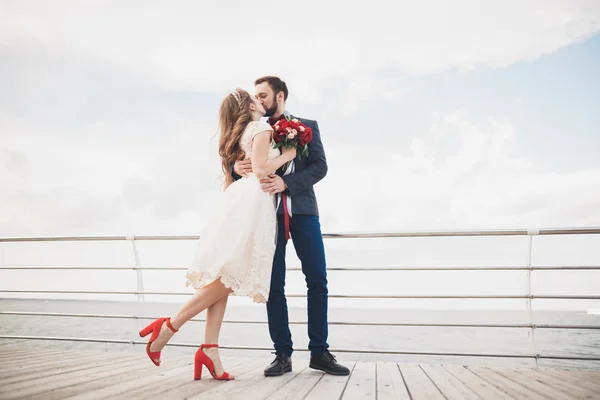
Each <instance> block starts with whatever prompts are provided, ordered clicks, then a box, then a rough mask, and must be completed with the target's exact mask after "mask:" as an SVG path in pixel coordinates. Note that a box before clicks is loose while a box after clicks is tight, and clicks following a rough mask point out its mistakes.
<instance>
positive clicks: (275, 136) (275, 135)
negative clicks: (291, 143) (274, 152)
mask: <svg viewBox="0 0 600 400" xmlns="http://www.w3.org/2000/svg"><path fill="white" fill-rule="evenodd" d="M273 140H274V141H275V143H279V142H281V140H283V136H282V135H281V133H279V132H277V131H274V132H273Z"/></svg>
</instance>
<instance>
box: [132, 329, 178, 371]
mask: <svg viewBox="0 0 600 400" xmlns="http://www.w3.org/2000/svg"><path fill="white" fill-rule="evenodd" d="M163 322H166V323H167V327H168V328H169V329H170V330H172V331H173V333H175V332H177V331H178V330H179V329H175V328H173V325H171V318H159V319H157V320H154V321H153V322H152V323H150V325H148V326H147V327H145V328H144V329H142V330H141V331H140V336H141V337H146V336H148V334H149V333H152V336H150V340H149V341H148V344H147V345H146V353H147V354H148V357H150V361H152V362H153V363H154V365H156V366H157V367H159V366H160V351H150V345H151V344H152V342H154V341H155V340H156V338H157V337H158V334H159V333H160V328H161V327H162V324H163ZM155 359H158V361H155Z"/></svg>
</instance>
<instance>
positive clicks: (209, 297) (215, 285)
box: [150, 279, 232, 351]
mask: <svg viewBox="0 0 600 400" xmlns="http://www.w3.org/2000/svg"><path fill="white" fill-rule="evenodd" d="M231 292H232V290H231V289H229V288H226V287H225V286H224V285H223V284H222V283H221V280H220V279H217V280H215V281H214V282H212V283H210V284H208V285H206V286H204V287H203V288H201V289H198V290H197V291H196V293H194V295H193V296H192V298H191V299H189V300H188V301H187V302H186V303H185V304H184V305H183V307H181V309H180V310H179V311H178V312H177V314H175V315H174V316H173V317H171V325H172V326H173V328H175V329H179V328H181V327H182V326H183V324H185V323H186V322H188V321H189V320H190V319H192V318H193V317H195V316H196V315H198V314H199V313H201V312H202V311H204V310H205V309H206V308H208V307H209V306H210V305H212V304H213V303H214V302H216V301H217V300H219V299H221V298H222V297H224V296H225V295H229V293H231ZM172 336H173V332H172V331H171V330H170V329H169V327H168V326H167V324H163V326H162V327H161V329H160V334H159V335H158V337H157V338H156V340H155V341H154V342H152V344H151V345H150V351H161V350H162V348H163V347H165V345H166V344H167V342H168V341H169V339H171V337H172Z"/></svg>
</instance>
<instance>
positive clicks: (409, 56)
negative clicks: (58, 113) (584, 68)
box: [0, 0, 600, 102]
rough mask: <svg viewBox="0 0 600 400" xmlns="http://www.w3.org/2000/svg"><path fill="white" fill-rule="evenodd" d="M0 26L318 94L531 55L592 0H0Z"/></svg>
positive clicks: (155, 63) (581, 21)
mask: <svg viewBox="0 0 600 400" xmlns="http://www.w3.org/2000/svg"><path fill="white" fill-rule="evenodd" d="M0 27H1V32H2V35H0V37H1V38H2V39H0V40H1V41H2V42H0V43H2V44H3V45H4V46H19V45H22V44H23V42H24V41H31V40H37V41H39V42H41V43H43V44H44V46H45V47H46V48H48V49H52V50H53V51H64V52H66V53H68V54H77V55H79V56H81V57H84V58H86V59H89V60H93V61H94V62H99V63H105V64H107V65H111V66H113V67H116V68H122V69H124V70H126V71H131V72H134V73H135V75H137V76H140V77H143V78H145V79H146V80H147V81H148V82H152V84H159V85H163V86H165V87H168V88H172V89H193V90H200V91H218V92H221V91H223V90H226V89H229V88H231V87H232V86H237V85H242V86H244V87H247V86H248V85H250V84H251V82H252V80H253V79H254V78H256V77H257V76H261V75H264V74H271V73H273V74H278V75H281V76H283V77H285V78H286V79H287V80H288V81H289V82H290V83H293V87H294V91H293V96H296V97H297V98H298V99H301V100H302V101H307V102H317V101H318V100H319V99H320V98H321V93H322V91H323V90H324V89H326V88H328V87H331V85H332V80H333V81H335V80H342V81H352V80H355V79H358V80H359V82H363V83H364V84H367V85H369V84H370V83H369V81H368V77H369V76H371V75H375V76H376V75H377V74H378V73H379V72H381V71H382V70H385V69H390V68H391V69H395V70H401V71H404V72H413V73H416V74H430V73H436V72H440V71H444V70H447V69H450V68H458V69H463V70H464V69H470V68H473V67H476V66H480V65H488V66H496V67H501V66H507V65H510V64H512V63H515V62H518V61H522V60H532V59H535V58H538V57H540V56H543V55H545V54H549V53H552V52H554V51H556V50H558V49H560V48H563V47H565V46H568V45H569V44H571V43H573V42H576V41H578V40H581V39H585V38H587V37H590V36H591V35H592V34H594V33H596V32H598V31H599V30H600V3H598V2H596V1H593V0H583V1H574V0H536V1H528V2H522V1H518V0H508V1H501V2H486V3H485V6H482V3H481V2H480V1H476V0H460V1H452V2H443V1H433V0H428V1H420V2H400V3H399V2H393V1H380V0H376V1H371V2H369V3H363V4H361V5H359V6H352V7H350V6H348V4H347V3H346V2H322V1H312V0H311V1H305V2H302V4H301V5H300V3H297V2H282V1H274V0H272V1H263V2H261V3H260V4H257V3H252V2H236V5H235V7H234V6H232V5H225V4H224V3H220V2H195V1H178V2H170V3H168V4H167V3H152V4H148V3H147V2H140V1H129V2H119V3H111V5H110V6H108V5H107V3H105V2H85V3H82V2H80V1H75V0H64V1H54V2H51V3H43V2H32V1H22V0H19V1H5V2H3V12H2V14H0ZM363 77H367V79H366V80H362V79H361V78H363ZM358 85H359V86H360V85H362V84H360V83H359V84H358ZM358 89H359V90H358V94H357V95H359V96H360V95H362V92H363V91H364V90H363V89H360V87H359V88H358ZM351 90H355V89H351ZM373 90H377V85H374V88H373Z"/></svg>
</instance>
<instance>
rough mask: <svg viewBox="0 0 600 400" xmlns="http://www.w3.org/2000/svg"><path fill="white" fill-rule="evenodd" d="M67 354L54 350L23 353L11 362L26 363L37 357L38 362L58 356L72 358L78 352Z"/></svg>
mask: <svg viewBox="0 0 600 400" xmlns="http://www.w3.org/2000/svg"><path fill="white" fill-rule="evenodd" d="M66 354H67V355H65V353H64V352H60V351H57V352H52V353H43V354H39V355H36V354H35V353H23V354H21V355H19V356H15V357H12V358H11V359H10V362H11V363H13V364H14V363H26V362H29V361H31V360H32V359H33V358H35V359H36V361H37V362H41V361H46V360H52V359H55V358H57V357H65V358H70V357H71V356H73V357H75V356H76V354H72V355H71V354H68V353H66ZM4 366H5V365H4V364H3V365H2V367H3V368H4Z"/></svg>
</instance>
